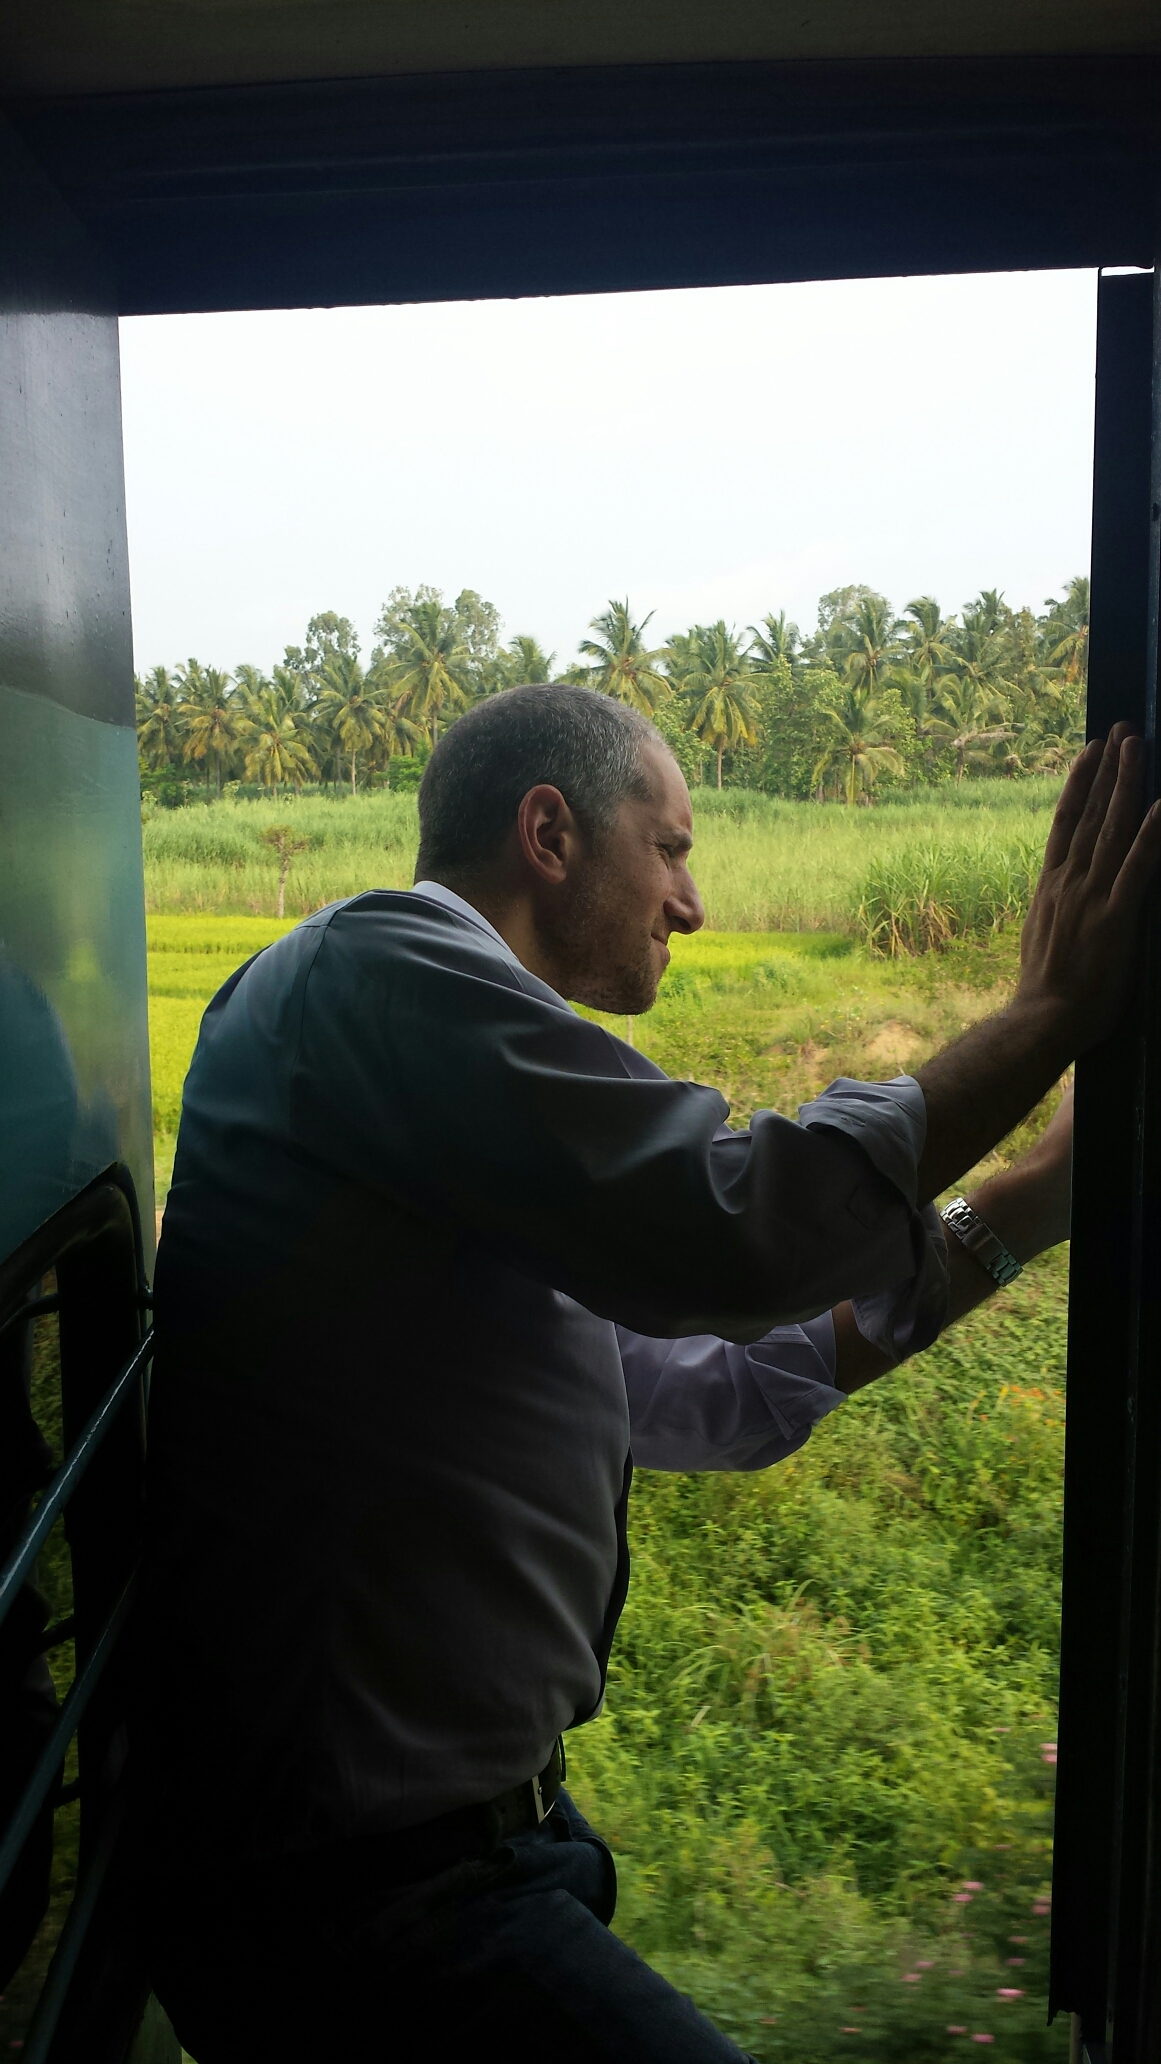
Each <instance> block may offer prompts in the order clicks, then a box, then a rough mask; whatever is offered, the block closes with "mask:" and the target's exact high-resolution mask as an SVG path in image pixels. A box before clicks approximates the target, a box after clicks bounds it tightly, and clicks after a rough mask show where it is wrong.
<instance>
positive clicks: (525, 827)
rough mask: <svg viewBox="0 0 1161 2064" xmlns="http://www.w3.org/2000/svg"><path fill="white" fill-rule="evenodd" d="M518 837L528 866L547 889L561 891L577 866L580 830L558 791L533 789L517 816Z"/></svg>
mask: <svg viewBox="0 0 1161 2064" xmlns="http://www.w3.org/2000/svg"><path fill="white" fill-rule="evenodd" d="M516 835H517V838H518V839H519V842H520V851H521V854H522V855H523V858H524V861H525V864H526V866H528V867H530V868H531V869H532V872H533V874H534V875H535V876H536V877H537V879H538V880H539V881H541V882H543V883H544V884H545V885H546V887H549V888H558V887H559V886H560V884H561V883H562V882H563V881H564V879H565V877H566V875H567V874H568V871H569V868H570V866H572V865H573V864H574V863H575V860H576V857H577V850H578V847H579V845H580V842H581V839H580V828H579V826H578V824H577V821H576V818H575V817H574V816H573V813H572V811H571V810H570V809H569V806H568V804H567V803H566V802H565V799H564V797H563V796H562V794H561V792H560V790H559V788H553V787H552V786H551V784H550V783H549V782H547V781H544V782H541V783H540V784H539V786H538V787H536V788H530V789H529V791H528V793H527V795H526V796H524V797H523V798H522V799H521V803H520V808H519V810H518V811H517V813H516Z"/></svg>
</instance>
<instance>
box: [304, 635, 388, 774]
mask: <svg viewBox="0 0 1161 2064" xmlns="http://www.w3.org/2000/svg"><path fill="white" fill-rule="evenodd" d="M319 680H320V682H321V684H322V686H321V688H320V691H319V698H318V715H319V720H320V722H321V723H322V725H323V726H324V728H325V729H326V730H328V731H329V732H330V733H331V735H332V737H333V738H334V739H335V740H336V741H337V743H338V744H339V745H340V746H341V747H342V750H343V752H344V753H345V754H346V756H347V759H348V762H349V765H350V769H351V794H352V795H354V794H355V792H356V769H357V766H358V757H359V754H360V753H361V752H362V753H370V752H372V751H373V750H374V748H375V745H376V744H377V742H378V740H379V739H380V738H381V737H382V735H383V700H382V696H381V694H380V693H379V692H378V691H377V690H376V689H375V688H373V687H371V686H369V684H368V682H367V678H366V675H365V674H364V672H363V669H362V667H361V666H360V665H359V662H358V660H357V659H356V658H355V655H354V653H353V652H335V653H332V655H331V657H330V658H329V659H327V660H324V662H323V665H322V667H321V668H320V670H319Z"/></svg>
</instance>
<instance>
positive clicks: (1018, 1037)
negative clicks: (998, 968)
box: [916, 724, 1161, 1202]
mask: <svg viewBox="0 0 1161 2064" xmlns="http://www.w3.org/2000/svg"><path fill="white" fill-rule="evenodd" d="M1143 754H1144V748H1143V746H1142V743H1141V741H1140V739H1139V738H1136V737H1134V736H1132V735H1131V734H1130V730H1129V726H1128V725H1127V724H1116V725H1114V727H1113V730H1112V732H1111V733H1110V736H1109V739H1108V742H1107V744H1104V745H1102V743H1101V741H1100V740H1099V739H1094V741H1093V742H1092V744H1091V745H1087V746H1086V747H1085V749H1084V751H1083V753H1082V754H1081V755H1080V758H1079V759H1078V760H1077V762H1076V765H1075V766H1074V767H1073V769H1072V772H1071V774H1070V775H1069V777H1068V780H1067V782H1066V783H1065V787H1064V791H1063V793H1062V795H1061V798H1060V801H1059V803H1058V804H1057V808H1056V815H1055V817H1054V818H1053V821H1052V830H1051V832H1050V833H1049V838H1048V845H1047V848H1046V850H1045V855H1044V868H1043V871H1042V874H1041V878H1040V882H1039V884H1038V886H1037V889H1036V894H1035V896H1034V897H1033V899H1032V907H1031V909H1030V910H1029V912H1028V917H1027V921H1026V923H1025V926H1024V932H1023V936H1022V939H1021V960H1022V968H1021V975H1020V981H1019V985H1018V987H1017V990H1016V994H1015V996H1014V997H1013V999H1012V1002H1011V1003H1010V1004H1009V1006H1008V1008H1007V1009H1006V1010H1004V1011H1001V1012H1000V1013H999V1015H998V1016H997V1017H994V1018H988V1019H986V1020H985V1021H984V1023H983V1024H982V1025H975V1026H973V1027H972V1029H971V1031H970V1032H966V1033H965V1034H964V1036H963V1037H962V1039H958V1040H956V1042H955V1044H954V1045H953V1046H949V1047H947V1048H945V1050H944V1052H943V1053H941V1054H937V1055H936V1056H935V1058H934V1060H931V1061H929V1062H928V1063H927V1065H926V1067H923V1068H920V1069H919V1070H918V1073H917V1076H916V1080H917V1081H918V1083H919V1085H920V1087H921V1089H922V1090H923V1095H924V1100H925V1102H926V1105H927V1144H926V1146H925V1148H924V1151H923V1156H922V1159H921V1161H920V1164H919V1196H920V1201H921V1202H926V1201H927V1200H928V1199H930V1198H931V1197H936V1196H938V1195H939V1192H940V1191H941V1190H943V1189H946V1188H947V1186H948V1185H949V1183H953V1182H955V1181H956V1180H957V1179H958V1178H959V1177H960V1176H962V1175H963V1174H964V1173H965V1171H966V1170H967V1169H969V1168H972V1167H974V1165H975V1163H976V1162H977V1161H979V1160H982V1158H983V1156H984V1155H985V1154H987V1153H989V1152H990V1151H991V1149H992V1148H993V1147H994V1146H995V1145H996V1144H997V1142H998V1141H1000V1140H1002V1139H1003V1138H1004V1136H1005V1134H1006V1133H1009V1132H1010V1131H1011V1130H1012V1127H1013V1126H1014V1125H1017V1124H1018V1123H1019V1121H1020V1120H1021V1118H1023V1117H1025V1116H1026V1115H1027V1113H1028V1112H1029V1111H1030V1110H1031V1109H1032V1107H1033V1105H1034V1104H1037V1103H1038V1102H1039V1101H1040V1098H1041V1097H1042V1096H1043V1095H1044V1094H1045V1092H1046V1091H1047V1090H1048V1089H1049V1088H1050V1086H1051V1084H1052V1082H1053V1081H1054V1080H1055V1078H1056V1077H1057V1076H1059V1075H1061V1074H1062V1073H1063V1071H1064V1069H1065V1068H1066V1067H1067V1066H1068V1064H1069V1062H1070V1061H1072V1060H1073V1059H1074V1058H1075V1056H1076V1055H1077V1054H1078V1053H1083V1052H1084V1051H1085V1049H1086V1048H1087V1047H1090V1046H1093V1045H1095V1044H1096V1042H1097V1041H1098V1040H1100V1039H1103V1038H1105V1037H1106V1036H1107V1034H1108V1033H1109V1032H1111V1031H1112V1030H1113V1028H1114V1026H1115V1025H1116V1024H1117V1022H1118V1020H1119V1019H1120V1017H1121V1015H1122V1013H1123V1011H1124V1008H1125V1004H1126V1001H1127V998H1128V994H1129V989H1130V986H1131V983H1132V978H1133V957H1134V950H1135V946H1136V939H1137V931H1138V922H1139V918H1140V914H1141V905H1142V903H1143V901H1144V897H1145V893H1146V890H1147V889H1148V887H1149V884H1150V883H1151V881H1152V880H1153V877H1154V875H1155V874H1156V871H1157V866H1158V862H1159V861H1161V805H1158V804H1156V803H1155V804H1154V805H1153V808H1152V809H1151V810H1150V811H1149V813H1148V815H1147V817H1146V818H1145V820H1144V823H1142V822H1141V788H1142V780H1143V772H1144V764H1143Z"/></svg>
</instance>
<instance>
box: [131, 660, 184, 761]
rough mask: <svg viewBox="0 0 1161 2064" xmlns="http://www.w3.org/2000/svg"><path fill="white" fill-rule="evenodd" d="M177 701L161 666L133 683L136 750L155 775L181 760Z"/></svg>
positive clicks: (167, 674)
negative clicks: (135, 694) (141, 679)
mask: <svg viewBox="0 0 1161 2064" xmlns="http://www.w3.org/2000/svg"><path fill="white" fill-rule="evenodd" d="M180 700H181V697H180V694H179V692H178V690H177V688H176V687H175V685H174V683H173V682H172V681H171V680H170V677H169V673H168V671H167V669H166V668H165V667H163V666H155V667H152V668H151V669H150V671H149V673H147V674H146V676H145V679H144V680H143V681H139V682H138V683H137V749H138V751H139V753H140V754H141V757H142V759H143V760H144V761H145V764H146V766H147V767H151V768H152V769H153V771H154V772H155V773H158V772H160V771H161V769H162V768H164V767H175V766H176V765H177V763H178V761H179V759H180V757H181V722H180V719H179V717H178V704H179V702H180Z"/></svg>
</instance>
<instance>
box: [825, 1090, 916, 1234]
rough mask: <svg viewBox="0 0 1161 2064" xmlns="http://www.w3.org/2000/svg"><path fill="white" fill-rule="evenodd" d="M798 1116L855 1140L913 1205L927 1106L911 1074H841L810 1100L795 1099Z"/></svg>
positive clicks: (881, 1172)
mask: <svg viewBox="0 0 1161 2064" xmlns="http://www.w3.org/2000/svg"><path fill="white" fill-rule="evenodd" d="M798 1117H799V1122H800V1123H801V1124H802V1125H827V1126H830V1127H831V1128H832V1129H833V1130H834V1131H836V1132H845V1133H846V1134H847V1135H848V1137H849V1138H851V1139H853V1140H855V1141H857V1143H858V1145H859V1146H860V1147H862V1149H863V1152H864V1153H865V1154H866V1155H867V1156H868V1158H869V1159H870V1160H871V1161H873V1162H874V1164H875V1167H876V1168H877V1169H878V1171H879V1173H880V1175H885V1176H886V1178H887V1180H888V1182H891V1183H894V1185H895V1188H896V1189H897V1190H899V1191H901V1193H902V1195H903V1196H904V1197H906V1199H907V1202H908V1203H909V1204H910V1205H911V1207H912V1209H913V1210H914V1208H915V1204H916V1200H917V1198H918V1195H919V1157H920V1155H921V1154H922V1152H923V1149H924V1146H925V1145H926V1142H927V1105H926V1104H925V1103H924V1101H923V1091H922V1090H921V1089H920V1087H919V1084H918V1083H917V1082H916V1080H915V1077H914V1075H896V1077H895V1079H894V1081H893V1082H852V1081H851V1079H850V1077H849V1076H848V1075H840V1076H839V1077H838V1079H837V1080H836V1081H834V1082H832V1083H831V1084H830V1085H829V1087H828V1088H827V1089H824V1090H823V1092H822V1095H821V1096H820V1097H816V1098H815V1099H814V1102H813V1103H810V1104H800V1105H799V1107H798Z"/></svg>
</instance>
